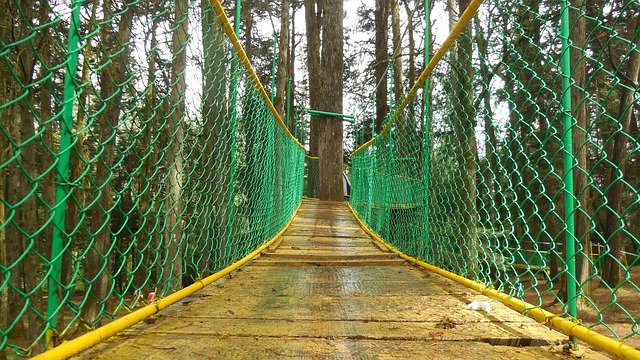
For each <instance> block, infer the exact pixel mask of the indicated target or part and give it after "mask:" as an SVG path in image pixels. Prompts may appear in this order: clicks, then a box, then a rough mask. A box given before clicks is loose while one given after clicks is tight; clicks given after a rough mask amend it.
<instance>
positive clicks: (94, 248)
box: [81, 0, 134, 325]
mask: <svg viewBox="0 0 640 360" xmlns="http://www.w3.org/2000/svg"><path fill="white" fill-rule="evenodd" d="M103 12H104V19H103V22H102V24H103V25H102V29H101V30H100V34H101V35H100V37H101V41H102V43H103V44H104V48H105V49H106V50H105V51H106V53H105V54H104V57H103V58H107V56H113V55H114V54H116V52H119V51H120V50H122V49H121V47H124V48H125V49H124V51H122V52H119V54H118V55H117V56H114V57H113V58H112V59H111V63H110V64H108V65H107V66H105V67H104V68H103V69H102V70H101V71H100V75H99V78H100V99H101V102H102V103H103V106H104V111H103V113H102V114H101V115H99V117H98V118H97V119H96V126H97V128H98V129H97V136H96V138H97V141H98V151H101V156H99V157H98V158H97V159H96V163H95V166H96V172H95V180H94V189H93V193H94V203H93V206H92V207H91V209H90V212H91V221H90V229H91V233H92V234H93V242H90V246H91V248H90V249H89V250H88V252H87V262H86V268H85V269H84V270H85V272H86V275H87V279H88V281H89V284H88V285H87V301H86V302H85V304H84V307H83V308H82V315H81V317H82V319H83V321H85V322H87V323H88V324H90V325H96V324H98V323H99V322H100V315H101V313H102V312H103V311H104V309H105V307H106V305H107V303H108V296H109V293H108V291H109V288H110V286H109V282H110V281H111V280H110V279H111V277H110V276H109V274H108V271H109V270H108V269H109V254H110V251H109V248H110V245H111V240H112V235H111V232H110V226H109V223H108V222H109V211H110V210H111V208H112V205H113V199H112V197H113V193H112V191H111V178H112V172H113V171H114V169H113V167H114V163H115V145H116V144H115V142H116V128H117V126H118V123H119V120H120V108H121V106H122V104H121V100H122V95H123V91H124V85H122V84H123V83H124V82H125V79H126V78H127V72H126V70H125V69H127V68H128V64H129V53H130V51H131V49H130V48H129V45H128V43H129V41H130V39H131V28H132V23H133V15H134V14H133V10H132V9H131V8H128V9H126V10H125V11H123V12H122V13H121V14H120V18H119V19H118V32H117V34H114V33H113V32H112V30H111V29H109V27H110V26H111V23H112V21H113V14H114V12H115V10H114V6H113V4H112V1H111V0H104V3H103ZM114 35H115V36H114Z"/></svg>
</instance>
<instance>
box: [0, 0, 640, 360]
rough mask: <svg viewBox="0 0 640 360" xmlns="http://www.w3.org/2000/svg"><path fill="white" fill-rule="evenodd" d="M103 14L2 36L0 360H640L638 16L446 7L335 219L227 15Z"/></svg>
mask: <svg viewBox="0 0 640 360" xmlns="http://www.w3.org/2000/svg"><path fill="white" fill-rule="evenodd" d="M116 3H117V1H106V0H105V1H97V0H95V1H89V0H86V1H81V0H74V1H72V2H71V3H70V4H67V3H66V2H64V3H63V2H59V1H55V0H48V1H41V2H40V3H39V4H38V5H39V7H38V6H36V5H34V4H29V3H28V2H13V3H11V4H7V9H6V10H7V15H3V16H2V17H1V18H0V40H1V43H0V44H1V47H0V60H2V62H1V63H0V86H1V87H2V91H1V92H0V150H1V152H0V189H1V190H2V192H1V193H0V200H1V201H0V359H14V358H24V357H34V358H38V359H64V358H69V357H73V356H77V357H81V358H88V359H93V358H117V357H121V358H144V359H149V358H151V359H156V358H158V359H160V358H322V359H324V358H380V359H385V358H393V359H403V358H416V357H424V358H427V357H432V358H436V359H459V358H469V359H487V358H508V359H567V358H583V359H600V358H607V357H609V356H613V357H616V358H620V359H640V351H639V350H638V348H639V347H640V337H639V336H638V329H639V327H638V319H639V318H640V308H639V307H638V304H637V297H638V295H640V294H639V293H640V272H639V271H638V270H637V265H638V264H639V262H640V260H639V259H640V256H638V249H640V228H638V224H636V223H637V221H635V219H637V217H636V216H637V214H639V213H640V192H639V190H638V189H639V187H640V183H639V182H638V181H640V180H639V179H640V176H638V172H637V170H638V164H640V160H639V159H640V157H639V155H640V150H639V149H640V145H639V144H640V142H639V140H638V139H639V138H638V134H640V133H639V132H638V128H640V122H638V118H639V117H638V104H639V101H640V99H639V98H638V96H637V94H638V93H639V88H638V75H639V74H638V73H639V70H640V45H639V44H638V40H639V39H640V30H639V26H638V19H640V17H639V16H637V15H638V11H637V7H634V6H633V5H632V2H629V3H624V1H620V4H618V3H617V2H616V4H614V5H615V6H614V5H612V6H611V8H608V7H606V6H602V7H601V9H599V10H601V11H596V10H598V9H594V8H592V7H590V6H587V5H585V4H582V3H578V2H576V1H567V0H563V1H561V3H560V4H554V5H553V6H548V7H546V6H542V5H540V4H539V3H536V2H532V1H528V0H517V1H515V2H503V1H496V2H491V3H488V4H482V2H481V1H475V0H474V1H470V2H469V3H468V4H466V2H462V1H461V2H460V3H461V4H462V3H465V4H466V5H465V6H464V7H463V8H461V9H460V11H459V14H458V15H459V16H457V19H455V20H457V22H456V23H455V25H452V26H451V29H450V33H449V35H448V37H447V38H446V39H445V40H444V41H442V43H441V44H440V45H439V47H438V48H437V49H436V51H434V52H433V53H432V52H431V51H430V50H429V45H427V46H426V50H425V51H424V53H425V59H424V68H423V70H422V72H421V73H420V74H419V75H418V76H416V77H415V81H412V84H411V86H410V88H409V90H408V91H407V92H406V94H404V95H403V96H402V97H401V99H400V100H399V101H397V102H395V104H394V105H393V106H392V107H391V110H390V111H389V113H388V114H387V115H386V118H385V119H386V120H385V123H384V124H383V126H382V129H380V131H378V132H377V134H375V133H373V134H371V133H369V135H368V136H367V132H368V131H370V132H375V130H376V129H375V125H374V124H372V123H373V122H374V120H373V118H374V117H375V111H374V110H373V109H364V110H363V111H362V114H354V115H353V116H349V117H348V120H349V123H350V125H349V126H351V127H352V130H353V131H352V132H353V134H354V138H353V139H352V143H353V145H354V146H353V147H354V148H353V149H352V150H353V151H352V153H351V155H350V159H351V164H350V168H349V169H348V170H347V171H346V172H345V175H343V176H344V178H343V179H341V181H343V182H344V183H345V187H347V185H346V184H349V185H348V186H349V187H350V188H349V191H345V195H348V199H347V200H346V201H345V202H328V201H320V200H318V199H316V198H314V197H315V195H317V194H318V189H317V187H318V185H319V184H320V183H321V182H322V181H323V177H322V174H320V173H319V169H320V168H321V167H320V166H319V164H318V163H319V161H320V159H319V158H318V157H317V156H316V155H317V154H308V153H307V149H308V148H309V146H308V145H305V144H304V143H305V141H306V136H307V134H306V129H307V128H308V124H305V123H304V121H303V120H302V118H299V119H293V118H289V117H287V118H285V119H282V117H281V116H280V115H279V114H278V111H277V110H276V108H275V107H274V104H273V102H272V96H271V95H270V94H269V93H268V92H267V91H266V90H265V88H264V87H263V85H262V82H261V79H260V77H259V76H258V74H257V73H256V70H255V69H254V67H253V65H252V62H251V60H250V56H249V55H248V54H247V52H246V51H245V49H244V48H243V45H242V44H241V42H240V40H239V37H238V34H239V32H240V19H241V16H242V12H241V9H240V7H239V6H237V7H236V12H237V15H236V17H235V28H234V27H233V26H232V25H231V22H230V21H229V19H228V18H227V15H226V14H225V10H224V8H223V5H222V3H221V2H220V1H219V0H211V1H209V0H203V1H201V2H193V1H191V2H190V1H186V0H174V1H170V2H166V3H164V4H160V3H158V2H153V1H152V2H149V3H148V4H145V5H144V6H143V5H142V3H140V4H138V3H137V2H136V3H129V2H122V3H118V4H116ZM417 3H418V2H415V4H417ZM407 6H408V5H407ZM416 6H417V5H416ZM416 9H417V8H416ZM429 9H430V5H429V2H428V1H427V2H426V3H425V6H424V7H423V8H422V11H423V13H424V16H425V22H424V24H429V23H430V22H429V21H430V15H429ZM407 12H408V13H410V14H412V15H413V13H412V12H409V10H407ZM250 16H251V13H250V12H249V17H250ZM428 28H429V26H427V25H425V32H426V34H425V39H431V35H430V34H429V32H428ZM586 29H591V30H590V31H586ZM472 30H473V31H472ZM427 42H428V41H427ZM248 43H249V42H248ZM412 46H413V45H412ZM414 55H415V54H414ZM414 55H412V56H414ZM274 72H275V71H274ZM416 75H417V74H416ZM411 80H414V79H411ZM272 91H273V90H272ZM378 101H383V100H380V99H378ZM390 102H391V103H393V101H390ZM287 113H289V111H288V112H287ZM294 113H298V114H306V115H304V116H309V115H310V116H320V117H322V116H325V117H328V118H327V119H325V120H327V121H340V120H337V119H335V118H336V117H344V115H342V114H336V113H332V112H327V111H322V110H320V109H311V110H307V111H294ZM292 124H293V125H292ZM367 124H369V125H367ZM367 126H369V130H367ZM347 174H348V176H347ZM341 183H342V182H341Z"/></svg>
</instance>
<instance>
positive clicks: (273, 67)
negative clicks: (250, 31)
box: [236, 30, 278, 102]
mask: <svg viewBox="0 0 640 360" xmlns="http://www.w3.org/2000/svg"><path fill="white" fill-rule="evenodd" d="M237 32H238V31H237V30H236V33H237ZM277 52H278V33H277V32H275V31H274V32H273V49H272V56H271V102H274V101H275V98H276V65H277V60H278V53H277Z"/></svg>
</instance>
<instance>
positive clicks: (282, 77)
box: [274, 0, 290, 125]
mask: <svg viewBox="0 0 640 360" xmlns="http://www.w3.org/2000/svg"><path fill="white" fill-rule="evenodd" d="M281 5H282V6H281V9H280V39H279V41H278V67H277V70H276V96H275V100H274V106H275V107H276V110H277V111H278V114H280V117H281V118H282V120H283V121H285V124H286V121H287V118H286V115H287V114H286V108H287V102H286V101H287V79H288V77H289V72H288V68H289V8H290V5H289V0H282V3H281ZM287 125H288V124H287Z"/></svg>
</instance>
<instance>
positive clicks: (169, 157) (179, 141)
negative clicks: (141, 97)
mask: <svg viewBox="0 0 640 360" xmlns="http://www.w3.org/2000/svg"><path fill="white" fill-rule="evenodd" d="M173 21H174V24H173V28H174V29H175V30H174V31H173V34H172V37H171V49H172V53H173V63H172V64H171V83H172V84H173V87H172V89H171V95H170V96H171V107H172V111H171V114H170V115H169V119H167V127H166V128H165V131H166V133H167V135H168V137H167V139H168V141H169V146H168V147H167V152H166V154H165V158H166V161H167V166H168V167H169V176H168V182H167V183H166V184H165V185H166V194H167V197H166V200H165V206H164V210H165V211H166V212H167V214H166V222H165V233H164V235H163V241H164V243H163V245H164V250H165V251H166V256H165V258H164V261H165V262H164V264H163V280H164V281H163V282H164V291H163V293H165V294H166V293H169V292H171V291H173V290H176V289H178V288H180V286H181V285H182V268H183V265H182V247H183V244H182V240H183V239H182V199H181V194H182V188H183V183H184V179H183V171H184V169H183V155H182V148H183V146H184V144H183V143H184V129H183V120H182V119H183V118H184V117H185V96H186V95H185V93H186V88H187V85H186V78H185V72H186V67H187V50H186V49H187V41H188V37H187V33H188V31H189V1H188V0H176V1H175V9H174V17H173Z"/></svg>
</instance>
